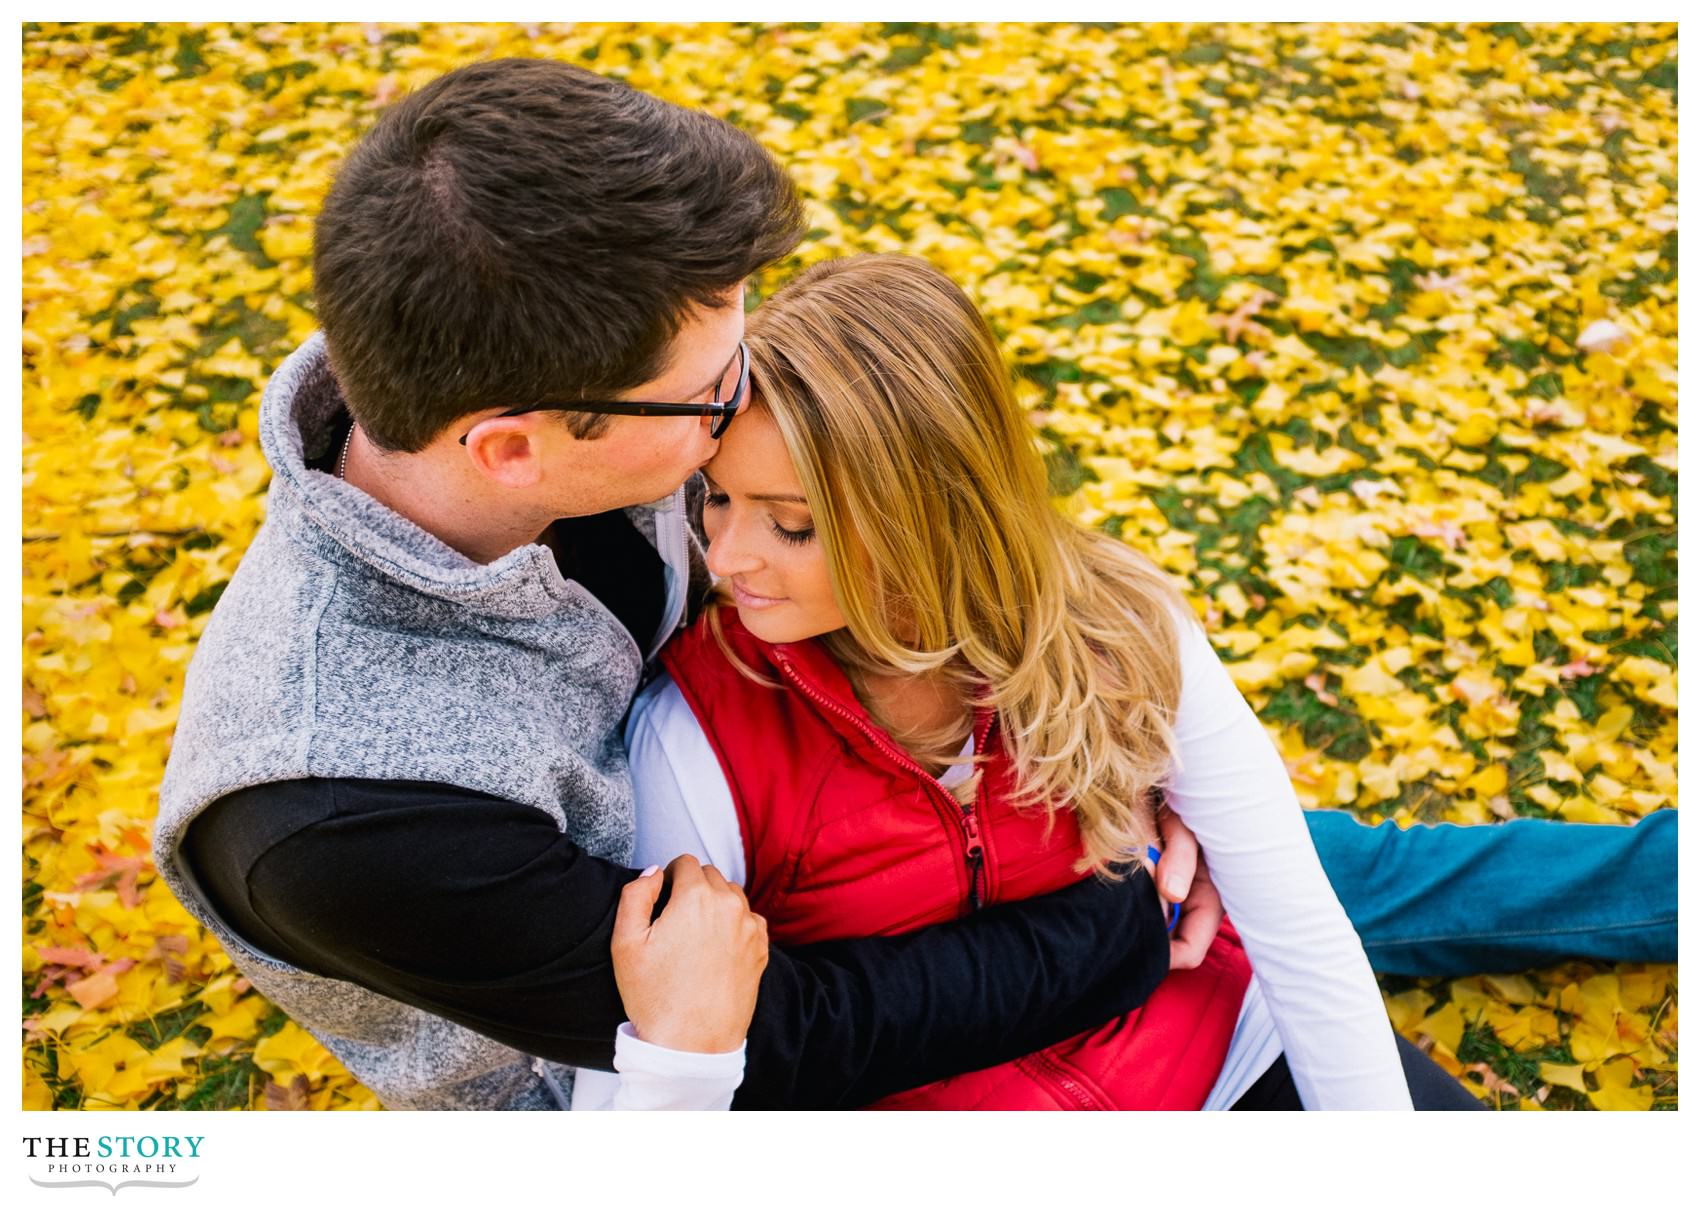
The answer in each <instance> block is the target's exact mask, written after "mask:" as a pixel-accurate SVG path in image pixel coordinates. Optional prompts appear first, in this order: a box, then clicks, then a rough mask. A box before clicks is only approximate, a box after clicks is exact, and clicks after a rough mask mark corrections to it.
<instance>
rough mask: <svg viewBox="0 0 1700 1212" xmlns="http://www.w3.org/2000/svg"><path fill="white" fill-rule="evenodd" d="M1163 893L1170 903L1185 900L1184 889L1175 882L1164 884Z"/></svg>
mask: <svg viewBox="0 0 1700 1212" xmlns="http://www.w3.org/2000/svg"><path fill="white" fill-rule="evenodd" d="M1163 892H1164V894H1165V895H1166V896H1168V898H1169V899H1170V900H1171V901H1184V900H1185V899H1186V889H1185V888H1183V887H1181V885H1180V882H1179V881H1177V880H1170V881H1169V882H1168V883H1167V884H1164V885H1163Z"/></svg>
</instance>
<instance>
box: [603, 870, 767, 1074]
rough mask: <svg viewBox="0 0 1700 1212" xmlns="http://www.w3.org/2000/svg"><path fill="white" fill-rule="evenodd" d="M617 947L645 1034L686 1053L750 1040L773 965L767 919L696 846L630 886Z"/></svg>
mask: <svg viewBox="0 0 1700 1212" xmlns="http://www.w3.org/2000/svg"><path fill="white" fill-rule="evenodd" d="M664 885H666V886H669V887H670V894H669V896H668V899H667V905H666V907H665V908H664V909H662V911H661V914H660V916H656V915H655V904H656V902H657V901H658V900H659V899H660V897H661V891H662V888H663V886H664ZM609 950H610V951H611V952H612V953H613V957H614V980H615V982H616V984H618V985H619V988H620V1000H621V1001H622V1002H624V1003H625V1007H626V1016H627V1017H628V1018H630V1019H631V1022H632V1027H633V1028H634V1029H635V1030H636V1031H637V1034H638V1038H639V1039H641V1040H644V1041H646V1042H647V1043H651V1044H656V1045H658V1046H659V1047H663V1048H671V1049H673V1050H675V1051H678V1052H735V1051H737V1050H738V1049H739V1048H740V1047H742V1046H743V1043H744V1036H745V1034H746V1033H747V1032H748V1031H749V1028H750V1018H751V1016H752V1015H753V1014H754V1013H755V1008H756V990H757V988H758V986H759V985H760V984H761V974H762V971H763V970H764V969H765V968H766V967H767V922H766V920H765V919H763V918H762V916H761V915H760V914H758V913H753V912H751V910H750V906H749V903H748V902H747V901H746V900H745V899H744V891H743V889H741V888H739V887H737V886H736V885H734V884H729V883H727V881H726V878H725V877H724V876H722V875H721V874H720V872H718V871H716V870H715V869H714V868H713V867H704V866H703V865H702V864H700V863H698V862H697V860H696V859H694V858H693V857H691V856H690V855H688V854H682V855H680V856H679V857H678V858H676V859H674V860H673V861H672V862H671V863H669V864H668V865H667V870H666V871H665V872H662V871H658V870H657V869H655V868H654V867H651V868H650V869H649V870H648V871H647V872H645V873H644V874H643V875H641V876H639V877H638V878H637V879H635V880H633V881H632V882H631V883H629V884H627V885H626V889H625V891H624V893H622V894H621V896H620V909H619V912H618V914H617V915H616V916H615V918H614V936H613V939H612V940H611V943H610V946H609Z"/></svg>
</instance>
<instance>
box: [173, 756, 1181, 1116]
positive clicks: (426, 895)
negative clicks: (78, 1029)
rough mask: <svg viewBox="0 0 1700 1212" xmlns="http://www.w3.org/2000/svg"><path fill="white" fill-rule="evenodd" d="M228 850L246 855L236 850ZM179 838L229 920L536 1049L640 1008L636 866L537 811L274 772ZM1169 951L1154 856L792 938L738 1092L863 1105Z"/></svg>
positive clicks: (773, 972) (1012, 1052) (1084, 1004)
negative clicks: (272, 778) (607, 856)
mask: <svg viewBox="0 0 1700 1212" xmlns="http://www.w3.org/2000/svg"><path fill="white" fill-rule="evenodd" d="M291 800H293V801H294V802H296V803H297V804H299V803H307V804H310V805H311V810H310V811H309V812H307V813H306V815H305V817H304V818H303V819H304V820H305V821H307V822H309V823H305V824H303V825H301V827H300V828H297V829H295V831H294V832H291V833H289V834H288V835H287V836H284V837H282V838H276V837H269V836H267V837H264V838H262V839H261V840H262V841H263V843H264V844H263V845H262V846H258V847H256V846H253V845H246V846H245V845H244V842H243V839H244V837H250V836H251V835H252V833H253V832H254V831H255V830H256V829H259V830H260V831H261V832H264V829H265V826H266V823H267V822H270V821H275V820H277V819H278V818H279V817H280V815H287V813H286V812H282V811H280V810H282V809H285V808H287V807H288V801H291ZM203 830H204V832H203ZM232 853H235V854H237V855H239V856H246V858H247V859H248V860H249V861H247V862H246V863H241V862H239V863H237V864H236V866H238V867H242V868H243V869H242V870H240V871H234V872H233V871H231V870H228V868H229V867H230V865H231V864H230V863H229V861H228V856H229V855H231V854H232ZM185 858H186V860H187V861H188V862H189V864H190V867H191V869H192V870H193V871H194V872H195V874H196V876H197V878H198V879H199V880H200V882H201V883H202V886H203V887H205V888H207V889H209V893H210V894H211V895H213V896H214V898H215V901H216V902H217V907H218V908H219V909H220V911H221V913H222V914H224V915H225V916H226V918H227V920H229V921H230V922H231V924H232V925H233V926H236V927H237V928H238V929H239V930H241V931H242V932H243V933H244V934H248V933H250V932H251V931H252V932H254V933H261V932H263V933H264V934H266V935H269V936H270V938H271V939H273V940H275V941H274V942H273V943H272V949H273V950H274V951H278V952H279V953H280V954H279V958H282V959H285V960H288V961H290V962H292V963H295V964H297V965H298V966H300V967H303V968H306V969H308V970H310V971H315V972H319V973H321V974H324V975H327V976H334V977H338V978H340V979H344V980H349V981H353V982H355V983H357V984H360V985H364V986H366V987H368V988H371V989H375V990H377V991H378V992H381V993H384V994H386V995H388V996H391V997H395V998H397V999H398V1000H401V1001H405V1002H408V1003H410V1004H412V1005H416V1006H419V1007H421V1008H423V1009H426V1010H429V1011H431V1012H432V1013H434V1014H438V1015H440V1016H442V1017H444V1018H448V1019H450V1020H452V1021H455V1022H459V1023H462V1024H463V1025H465V1026H467V1027H470V1028H471V1029H473V1030H475V1031H479V1032H480V1033H482V1034H485V1035H488V1036H490V1037H492V1038H494V1039H498V1040H501V1041H502V1042H504V1043H508V1044H511V1045H513V1046H514V1047H516V1048H521V1049H523V1050H525V1051H527V1052H530V1053H533V1054H535V1055H538V1056H545V1057H548V1058H550V1059H553V1060H559V1061H563V1062H566V1063H569V1064H574V1065H585V1066H590V1067H593V1068H608V1067H609V1066H610V1064H611V1063H612V1055H613V1040H614V1033H615V1030H616V1028H617V1027H618V1026H619V1024H620V1023H621V1022H622V1021H624V1020H625V1019H626V1017H627V1014H626V1008H625V1006H624V1004H623V1002H622V1000H621V997H620V994H619V990H618V988H617V986H616V983H615V979H614V972H613V965H612V962H611V960H610V952H609V946H610V942H611V938H612V934H613V930H614V921H615V916H616V908H617V906H618V903H619V900H620V895H621V891H622V890H623V888H624V887H625V885H626V884H627V883H628V882H630V881H631V880H632V879H633V878H635V877H636V873H635V872H633V871H631V870H629V869H627V868H624V867H621V866H619V865H617V864H613V863H607V862H603V861H601V860H599V859H595V858H592V857H590V856H589V855H587V854H585V853H584V852H583V851H582V850H580V849H579V848H578V847H577V846H575V845H573V843H572V842H571V841H570V840H568V839H567V838H566V837H565V835H563V834H561V833H560V832H559V831H558V830H557V829H556V828H555V826H554V823H553V822H552V821H550V820H549V818H548V817H546V816H545V815H544V814H542V813H540V812H538V811H537V810H536V809H533V808H529V807H526V806H524V805H520V804H513V803H509V802H507V801H504V800H500V799H497V798H495V797H492V796H482V795H478V794H476V793H471V792H466V791H463V790H460V789H458V788H452V787H442V786H433V785H429V784H418V783H408V784H394V783H373V782H370V781H366V780H335V781H333V780H302V781H299V782H294V783H279V784H271V785H268V786H266V787H260V788H250V789H248V790H246V791H242V792H238V793H236V794H235V795H233V796H231V797H227V798H226V799H225V800H224V801H221V802H220V803H219V804H217V805H215V806H214V807H213V808H211V809H209V810H208V812H207V814H206V815H204V816H203V818H202V819H201V820H198V821H197V822H196V823H195V825H194V826H192V827H191V829H190V840H189V841H188V842H187V843H186V849H185ZM214 889H219V890H221V891H219V892H215V891H213V890H214ZM221 893H222V894H221ZM233 902H243V903H233ZM665 914H666V910H665V909H664V910H663V917H665ZM249 923H252V924H251V925H250V924H249ZM1166 969H1167V944H1166V940H1165V937H1164V934H1163V926H1162V915H1161V912H1160V910H1159V909H1158V906H1157V903H1156V895H1155V890H1154V889H1153V887H1152V885H1151V884H1150V881H1149V879H1148V878H1147V877H1145V876H1144V874H1143V873H1139V874H1135V875H1133V876H1131V877H1129V878H1128V879H1127V880H1124V881H1122V882H1121V883H1119V884H1116V885H1105V884H1102V883H1100V882H1099V881H1095V880H1087V881H1083V882H1082V883H1080V884H1078V885H1076V886H1074V887H1072V888H1069V889H1065V890H1064V891H1062V892H1058V893H1053V894H1052V895H1051V896H1049V897H1044V898H1040V899H1037V900H1034V901H1028V902H1024V903H1022V904H1019V905H1010V906H1000V907H996V908H993V909H990V910H987V911H985V912H983V913H981V914H978V915H976V917H975V918H973V919H971V920H967V921H963V922H955V923H950V924H947V925H944V926H938V927H933V928H931V929H929V930H925V931H921V932H918V933H917V934H914V935H910V936H906V937H903V938H894V939H868V940H858V941H854V942H844V943H831V944H822V945H819V946H816V947H811V948H802V949H798V950H796V951H791V952H788V951H785V950H782V949H777V948H776V949H773V950H772V951H771V953H770V957H769V961H768V964H767V971H766V973H765V974H764V976H763V978H762V983H761V988H760V997H759V998H758V1001H757V1005H756V1011H755V1018H754V1021H753V1022H752V1025H751V1029H750V1038H749V1058H748V1064H747V1070H746V1072H747V1077H746V1081H745V1087H744V1090H745V1093H744V1094H743V1096H742V1101H743V1102H747V1104H748V1105H752V1106H758V1105H759V1106H793V1107H797V1106H854V1105H859V1104H860V1103H863V1102H867V1101H871V1100H872V1099H874V1098H877V1097H879V1096H880V1095H882V1094H885V1093H890V1092H892V1091H895V1090H900V1089H905V1088H908V1087H911V1086H914V1085H917V1084H920V1083H922V1082H925V1081H928V1080H931V1079H932V1078H934V1077H940V1076H944V1075H946V1074H949V1073H955V1072H962V1071H966V1070H971V1069H977V1068H984V1067H986V1066H988V1065H992V1064H996V1063H1000V1062H1002V1061H1005V1060H1009V1059H1012V1058H1014V1057H1016V1056H1020V1055H1023V1054H1025V1053H1027V1052H1030V1051H1032V1050H1034V1049H1035V1048H1037V1047H1042V1046H1045V1045H1048V1044H1051V1043H1056V1042H1059V1041H1061V1040H1063V1039H1066V1038H1068V1037H1069V1036H1071V1035H1074V1034H1077V1033H1078V1032H1080V1031H1082V1030H1085V1029H1086V1028H1088V1027H1092V1026H1095V1025H1097V1024H1099V1023H1102V1022H1105V1021H1108V1020H1109V1019H1111V1018H1114V1017H1115V1016H1116V1015H1118V1014H1121V1013H1123V1012H1125V1011H1127V1010H1129V1009H1132V1008H1133V1007H1134V1006H1136V1005H1138V1004H1139V1003H1140V1002H1141V1001H1143V999H1144V997H1145V996H1146V995H1148V994H1149V992H1150V991H1151V990H1152V989H1153V988H1155V986H1156V984H1157V983H1158V981H1160V980H1161V979H1162V976H1163V974H1164V972H1165V971H1166Z"/></svg>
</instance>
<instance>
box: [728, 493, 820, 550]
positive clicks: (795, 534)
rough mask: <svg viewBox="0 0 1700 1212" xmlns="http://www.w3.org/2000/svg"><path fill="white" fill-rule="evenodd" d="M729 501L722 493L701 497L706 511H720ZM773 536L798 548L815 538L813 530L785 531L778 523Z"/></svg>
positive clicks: (774, 524) (808, 528) (806, 527)
mask: <svg viewBox="0 0 1700 1212" xmlns="http://www.w3.org/2000/svg"><path fill="white" fill-rule="evenodd" d="M731 499H732V498H731V497H729V496H727V495H726V494H725V493H723V492H710V493H708V494H707V495H706V496H704V497H703V499H702V503H703V506H704V508H707V509H722V508H724V507H725V506H726V505H727V503H728V502H730V501H731ZM773 535H774V537H775V538H777V539H778V540H779V541H780V542H782V543H794V544H796V545H797V546H799V547H800V546H802V545H803V544H804V543H807V542H809V540H811V539H813V538H814V537H815V528H814V527H813V526H805V527H803V529H801V530H787V529H785V527H783V526H781V525H780V524H779V523H778V522H774V523H773Z"/></svg>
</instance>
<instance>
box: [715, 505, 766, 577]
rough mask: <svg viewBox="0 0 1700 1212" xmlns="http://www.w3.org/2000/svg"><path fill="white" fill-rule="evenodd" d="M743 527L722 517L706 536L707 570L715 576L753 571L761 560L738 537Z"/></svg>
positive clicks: (727, 575) (728, 575)
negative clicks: (712, 530)
mask: <svg viewBox="0 0 1700 1212" xmlns="http://www.w3.org/2000/svg"><path fill="white" fill-rule="evenodd" d="M742 530H743V527H742V526H740V525H738V524H736V523H733V522H732V521H731V520H730V519H722V520H721V523H720V525H719V526H717V527H715V528H714V532H713V533H712V534H710V535H709V536H708V552H707V563H708V570H709V571H710V572H711V573H713V574H714V575H715V576H717V577H731V576H737V575H739V574H740V573H745V572H751V571H753V570H754V569H755V568H756V567H757V566H758V565H759V564H760V563H761V561H760V560H759V559H758V558H757V557H756V555H755V553H754V552H753V551H752V550H751V549H750V547H749V545H748V544H747V543H744V542H743V541H742V540H741V538H740V533H741V532H742Z"/></svg>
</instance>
